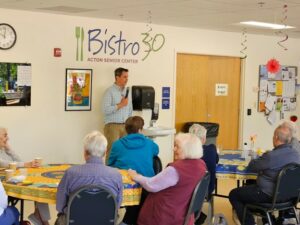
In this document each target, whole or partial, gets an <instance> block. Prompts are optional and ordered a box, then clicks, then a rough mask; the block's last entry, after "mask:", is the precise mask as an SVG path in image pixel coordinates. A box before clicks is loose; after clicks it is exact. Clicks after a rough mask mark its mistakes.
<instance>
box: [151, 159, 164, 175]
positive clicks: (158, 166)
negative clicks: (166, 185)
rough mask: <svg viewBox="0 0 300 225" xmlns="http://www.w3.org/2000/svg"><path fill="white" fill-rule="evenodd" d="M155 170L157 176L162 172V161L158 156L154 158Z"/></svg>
mask: <svg viewBox="0 0 300 225" xmlns="http://www.w3.org/2000/svg"><path fill="white" fill-rule="evenodd" d="M153 169H154V174H155V175H156V174H158V173H160V172H161V171H162V164H161V160H160V158H159V157H158V156H154V157H153Z"/></svg>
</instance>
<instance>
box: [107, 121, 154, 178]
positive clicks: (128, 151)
mask: <svg viewBox="0 0 300 225" xmlns="http://www.w3.org/2000/svg"><path fill="white" fill-rule="evenodd" d="M143 126H144V120H143V118H142V117H140V116H133V117H129V118H128V119H127V120H126V122H125V129H126V132H127V136H125V137H123V138H121V139H119V140H117V141H115V142H114V143H113V145H112V148H111V153H110V156H109V160H108V165H109V166H112V167H116V168H119V169H126V170H128V169H133V170H136V171H137V173H139V174H142V175H143V176H146V177H153V176H154V170H153V157H154V156H157V155H158V151H159V150H158V145H157V144H156V143H154V142H153V141H152V140H151V139H149V138H147V137H145V136H144V135H143V134H142V130H143Z"/></svg>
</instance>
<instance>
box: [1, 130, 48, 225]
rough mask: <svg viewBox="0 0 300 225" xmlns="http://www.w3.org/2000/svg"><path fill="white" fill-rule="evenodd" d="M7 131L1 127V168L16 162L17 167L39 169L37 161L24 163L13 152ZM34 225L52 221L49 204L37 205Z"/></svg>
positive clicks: (33, 214) (31, 216)
mask: <svg viewBox="0 0 300 225" xmlns="http://www.w3.org/2000/svg"><path fill="white" fill-rule="evenodd" d="M8 140H9V138H8V133H7V129H6V128H3V127H0V167H8V166H9V163H11V162H16V163H17V167H39V166H40V165H39V163H38V162H37V161H35V160H33V161H31V162H22V161H21V159H20V157H19V156H18V155H17V154H16V153H15V152H14V151H12V150H11V148H10V146H9V144H8ZM28 218H29V220H30V221H31V222H32V223H33V224H34V225H41V224H43V225H47V224H49V223H48V220H50V211H49V207H48V204H45V203H38V202H36V203H35V211H34V213H32V214H31V215H30V216H29V217H28Z"/></svg>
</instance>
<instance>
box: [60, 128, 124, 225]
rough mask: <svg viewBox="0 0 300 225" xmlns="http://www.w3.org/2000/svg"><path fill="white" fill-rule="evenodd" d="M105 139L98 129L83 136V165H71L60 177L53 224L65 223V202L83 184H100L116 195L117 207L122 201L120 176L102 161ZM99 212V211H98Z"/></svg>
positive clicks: (63, 224) (105, 145)
mask: <svg viewBox="0 0 300 225" xmlns="http://www.w3.org/2000/svg"><path fill="white" fill-rule="evenodd" d="M106 147H107V140H106V138H105V137H104V135H103V134H101V133H100V132H99V131H93V132H91V133H89V134H88V135H86V137H85V138H84V148H83V155H84V159H85V161H86V163H85V164H83V165H77V166H72V167H71V168H69V169H68V170H67V171H66V172H65V174H64V176H63V178H62V179H61V181H60V183H59V185H58V189H57V195H56V209H57V211H58V218H57V220H56V222H55V225H65V224H66V213H67V211H66V210H67V203H68V198H69V196H70V194H71V193H72V192H73V191H75V190H77V189H78V188H80V187H82V186H85V185H90V184H94V185H102V186H104V187H107V188H108V189H110V190H111V191H112V193H113V194H114V195H115V196H116V200H117V204H118V207H120V205H121V202H122V192H123V183H122V176H121V174H120V173H119V172H118V171H117V169H114V168H111V167H108V166H106V165H104V163H103V157H104V155H105V152H106ZM100 213H101V212H100Z"/></svg>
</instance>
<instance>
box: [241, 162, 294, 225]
mask: <svg viewBox="0 0 300 225" xmlns="http://www.w3.org/2000/svg"><path fill="white" fill-rule="evenodd" d="M299 177H300V165H299V164H294V163H293V164H289V165H287V166H285V167H284V168H283V169H281V171H280V173H279V174H278V177H277V183H276V187H275V191H274V194H273V197H272V202H271V203H257V204H247V205H246V206H245V208H244V215H243V223H242V224H244V221H245V217H246V212H247V209H249V210H250V211H251V212H253V213H254V214H256V215H259V216H262V215H265V216H266V217H267V219H268V223H269V225H272V224H273V223H272V219H271V215H270V214H271V213H272V212H274V211H284V210H287V209H293V211H294V214H295V217H296V221H297V224H298V223H299V219H298V217H297V213H296V209H295V207H296V205H297V203H298V202H299V198H300V179H299Z"/></svg>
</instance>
